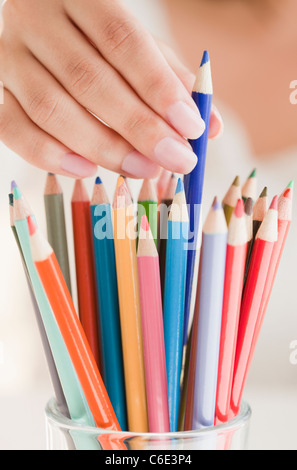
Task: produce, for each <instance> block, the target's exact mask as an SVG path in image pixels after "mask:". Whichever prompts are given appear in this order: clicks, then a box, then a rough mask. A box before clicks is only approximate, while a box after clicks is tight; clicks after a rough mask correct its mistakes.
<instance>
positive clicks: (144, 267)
mask: <svg viewBox="0 0 297 470" xmlns="http://www.w3.org/2000/svg"><path fill="white" fill-rule="evenodd" d="M154 242H155V240H154V238H153V235H152V233H151V230H150V226H149V222H148V219H147V216H146V215H144V216H143V217H142V220H141V226H140V232H139V243H138V251H137V263H138V276H139V291H140V305H141V317H142V334H143V351H144V364H145V378H146V393H147V408H148V421H149V431H150V432H152V433H160V432H163V433H164V432H165V433H166V432H169V431H170V422H169V408H168V391H167V375H166V357H165V344H164V328H163V312H162V296H161V284H160V268H159V256H158V251H157V248H156V245H155V243H154Z"/></svg>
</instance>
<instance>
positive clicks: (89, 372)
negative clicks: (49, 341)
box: [28, 216, 120, 431]
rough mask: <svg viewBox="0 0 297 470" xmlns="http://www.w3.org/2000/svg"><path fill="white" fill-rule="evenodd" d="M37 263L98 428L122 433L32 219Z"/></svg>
mask: <svg viewBox="0 0 297 470" xmlns="http://www.w3.org/2000/svg"><path fill="white" fill-rule="evenodd" d="M28 226H29V233H30V243H31V251H32V257H33V261H34V263H35V266H36V269H37V272H38V274H39V277H40V280H41V282H42V285H43V288H44V290H45V293H46V295H47V298H48V301H49V303H50V305H51V307H52V310H53V313H54V315H55V318H56V321H57V324H58V326H59V329H60V331H61V334H62V336H63V339H64V341H65V345H66V347H67V350H68V352H69V355H70V358H71V360H72V363H73V366H74V368H75V371H76V373H77V376H78V380H79V382H80V384H81V387H82V389H83V392H84V394H85V397H86V400H87V403H88V405H89V407H90V411H91V413H92V415H93V418H94V421H95V423H96V426H98V427H99V428H102V429H108V430H113V431H118V430H120V427H119V424H118V421H117V418H116V416H115V413H114V411H113V408H112V405H111V403H110V400H109V397H108V395H107V392H106V389H105V386H104V384H103V381H102V378H101V376H100V373H99V370H98V367H97V364H96V362H95V359H94V357H93V355H92V351H91V349H90V346H89V343H88V341H87V338H86V335H85V333H84V330H83V327H82V325H81V323H80V321H79V319H78V316H77V313H76V311H75V308H74V304H73V301H72V298H71V295H70V293H69V290H68V288H67V285H66V283H65V280H64V277H63V274H62V272H61V269H60V267H59V264H58V261H57V258H56V256H55V254H54V252H53V249H52V248H51V246H50V245H49V244H48V242H47V240H46V239H45V238H44V237H43V236H42V234H41V233H40V231H39V230H38V228H37V226H36V224H35V222H34V221H33V219H32V217H30V216H29V217H28Z"/></svg>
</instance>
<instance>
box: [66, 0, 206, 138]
mask: <svg viewBox="0 0 297 470" xmlns="http://www.w3.org/2000/svg"><path fill="white" fill-rule="evenodd" d="M64 3H65V6H66V9H67V13H68V15H69V16H70V18H71V19H72V21H73V22H74V23H75V24H76V25H77V26H78V27H79V29H81V31H83V32H84V34H85V35H86V36H88V37H89V39H90V40H91V42H92V43H93V44H94V45H95V47H96V48H97V49H98V51H99V52H100V53H101V55H102V56H103V57H104V58H105V60H106V61H107V62H109V63H110V64H111V65H112V66H113V67H114V68H115V69H116V70H117V71H118V72H119V73H120V74H121V75H122V77H124V78H125V80H126V81H127V82H128V83H129V85H130V86H131V88H133V89H134V91H135V92H136V93H137V94H138V96H139V97H140V98H141V99H142V100H143V101H144V102H145V103H146V104H147V105H148V106H149V107H150V108H151V109H152V110H154V111H155V112H156V113H157V114H158V115H159V116H161V117H162V118H163V119H164V120H165V121H166V122H167V123H168V124H170V125H171V126H172V127H173V128H175V130H176V131H177V132H179V133H180V134H181V135H182V136H183V137H185V138H189V139H195V138H198V137H200V135H201V127H202V128H203V127H204V122H203V121H202V119H201V116H200V113H199V110H198V108H197V106H196V104H195V102H194V100H193V99H192V97H191V94H190V93H189V92H188V90H187V89H186V87H185V86H184V84H183V83H182V81H181V80H180V79H179V78H178V77H177V76H176V74H175V73H174V71H173V70H172V68H171V67H170V66H169V64H168V62H167V61H166V59H165V58H164V56H163V54H162V53H161V51H160V49H159V47H158V46H157V44H156V43H155V41H154V39H153V38H152V36H151V35H150V34H149V33H148V32H147V31H146V30H145V28H143V27H142V25H141V24H140V22H139V21H138V19H137V18H135V17H134V16H133V14H132V13H131V12H130V10H129V9H128V8H127V7H126V6H125V5H123V3H122V2H119V1H118V0H113V1H112V2H111V1H110V0H100V2H98V1H94V0H83V5H82V3H81V0H76V1H73V0H64ZM82 10H83V14H82Z"/></svg>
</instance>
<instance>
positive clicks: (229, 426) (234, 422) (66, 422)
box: [45, 398, 252, 439]
mask: <svg viewBox="0 0 297 470" xmlns="http://www.w3.org/2000/svg"><path fill="white" fill-rule="evenodd" d="M45 414H46V417H47V419H48V420H49V421H50V422H51V424H53V425H54V426H56V427H59V428H60V429H64V430H67V431H79V432H83V433H87V434H94V435H96V436H98V435H104V434H108V435H113V436H118V437H123V435H124V436H125V438H127V439H129V438H133V437H143V438H149V439H151V438H152V437H156V438H169V437H170V438H176V439H181V438H195V437H198V436H200V437H201V436H204V435H209V434H211V433H218V432H230V431H236V430H237V429H240V428H241V427H243V426H244V425H245V424H247V423H248V422H249V420H250V418H251V415H252V411H251V408H250V406H249V404H248V403H247V402H246V401H243V402H242V404H241V407H240V411H239V413H238V415H237V416H236V417H235V418H233V419H231V420H230V421H228V422H227V423H223V424H219V425H217V426H213V427H209V428H203V429H201V430H196V431H195V430H194V431H179V432H172V433H137V432H129V431H111V430H107V429H101V428H96V427H91V426H86V425H85V424H82V423H79V422H78V421H74V420H72V419H69V418H67V417H66V416H64V415H63V414H62V413H61V412H60V411H59V410H58V407H57V402H56V400H55V398H51V399H50V400H49V401H48V403H47V405H46V408H45Z"/></svg>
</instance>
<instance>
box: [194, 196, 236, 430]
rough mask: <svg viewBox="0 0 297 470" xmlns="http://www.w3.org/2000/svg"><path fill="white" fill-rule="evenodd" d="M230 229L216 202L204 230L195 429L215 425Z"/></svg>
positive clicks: (198, 310)
mask: <svg viewBox="0 0 297 470" xmlns="http://www.w3.org/2000/svg"><path fill="white" fill-rule="evenodd" d="M227 237H228V229H227V223H226V218H225V214H224V211H223V208H222V205H221V204H220V203H219V202H218V201H217V199H215V200H214V203H213V205H212V207H211V210H210V212H209V215H208V217H207V219H206V222H205V224H204V227H203V235H202V252H201V266H200V279H199V281H200V292H199V296H198V297H197V302H198V305H197V308H196V312H195V314H196V315H198V337H197V338H198V340H197V351H196V370H195V386H194V387H195V388H194V406H193V421H192V429H194V430H198V429H202V428H204V427H209V426H213V425H214V420H215V403H216V391H217V377H218V361H219V351H220V337H221V323H222V308H223V296H224V282H225V267H226V252H227Z"/></svg>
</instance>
